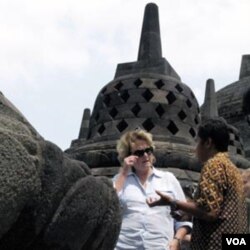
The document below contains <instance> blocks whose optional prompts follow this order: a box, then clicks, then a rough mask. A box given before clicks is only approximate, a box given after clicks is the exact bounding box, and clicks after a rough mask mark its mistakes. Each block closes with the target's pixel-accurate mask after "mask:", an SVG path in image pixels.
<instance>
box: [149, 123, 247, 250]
mask: <svg viewBox="0 0 250 250" xmlns="http://www.w3.org/2000/svg"><path fill="white" fill-rule="evenodd" d="M228 144H229V132H228V129H227V125H226V123H225V122H224V121H222V120H221V119H209V120H207V121H206V122H205V123H204V124H202V125H201V126H200V127H199V130H198V141H197V147H196V154H197V157H198V159H199V160H200V161H201V162H202V163H203V167H202V171H201V175H200V180H199V184H198V188H197V192H196V194H195V198H194V202H185V201H178V200H174V199H172V198H171V197H169V196H166V195H164V194H162V193H161V192H157V193H158V194H159V195H160V196H161V199H160V200H158V201H155V202H150V201H148V204H149V206H156V205H169V206H171V207H172V208H175V209H177V210H182V211H184V212H186V213H189V214H191V215H193V218H194V219H193V231H192V237H191V249H192V250H203V249H207V250H217V249H218V250H220V249H222V245H221V242H222V234H226V233H227V234H237V233H247V212H246V211H247V210H246V203H245V196H244V191H243V182H242V178H241V174H240V172H239V170H238V169H237V168H236V166H235V165H234V164H233V163H232V162H231V160H230V159H229V156H228V153H227V148H228Z"/></svg>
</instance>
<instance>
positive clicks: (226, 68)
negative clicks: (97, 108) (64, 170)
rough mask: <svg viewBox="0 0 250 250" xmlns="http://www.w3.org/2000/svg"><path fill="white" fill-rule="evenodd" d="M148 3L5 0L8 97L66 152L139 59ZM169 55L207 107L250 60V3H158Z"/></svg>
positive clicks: (3, 59)
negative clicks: (119, 72)
mask: <svg viewBox="0 0 250 250" xmlns="http://www.w3.org/2000/svg"><path fill="white" fill-rule="evenodd" d="M148 2H149V1H144V0H138V1H134V0H105V1H104V0H91V1H87V0H60V1H59V0H35V1H34V0H22V1H19V0H0V30H1V32H0V55H1V56H0V91H2V92H3V94H4V95H5V96H6V97H7V98H8V99H9V100H10V101H11V102H12V103H13V104H14V105H15V106H16V107H17V108H18V109H19V110H20V111H21V112H22V113H23V114H24V116H25V117H26V118H27V119H28V120H29V122H30V123H31V124H32V125H33V126H34V127H35V128H36V130H37V131H38V132H39V133H40V134H41V135H42V136H43V137H44V138H45V139H46V140H49V141H52V142H54V143H55V144H57V145H58V146H59V147H60V148H61V149H63V150H64V149H66V148H68V147H69V146H70V143H71V140H73V139H76V138H77V137H78V133H79V129H80V124H81V119H82V114H83V109H84V108H90V109H92V108H93V105H94V101H95V99H96V96H97V94H98V92H99V91H100V89H101V88H102V87H103V86H104V85H106V84H107V83H108V82H110V81H111V80H113V78H114V74H115V69H116V65H117V64H118V63H124V62H131V61H135V60H136V58H137V53H138V47H139V39H140V32H141V25H142V20H143V12H144V7H145V5H146V4H147V3H148ZM154 2H155V3H156V4H157V5H158V7H159V16H160V28H161V37H162V51H163V56H164V57H165V58H166V59H167V60H168V61H169V62H170V64H171V65H172V66H173V67H174V69H175V70H176V72H177V73H178V74H179V75H180V77H181V79H182V82H184V83H185V84H187V85H188V86H189V87H190V88H192V90H193V92H194V94H195V95H196V97H197V99H198V102H199V103H200V104H202V103H203V98H204V88H205V83H206V80H207V79H208V78H213V79H214V80H215V85H216V90H218V89H220V88H222V87H224V86H226V85H228V84H230V83H232V82H234V81H237V80H238V77H239V71H240V63H241V57H242V55H243V54H250V46H249V45H250V32H249V23H250V15H249V11H250V1H249V0H210V1H206V0H156V1H154Z"/></svg>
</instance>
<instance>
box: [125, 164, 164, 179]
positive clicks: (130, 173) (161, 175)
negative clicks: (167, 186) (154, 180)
mask: <svg viewBox="0 0 250 250" xmlns="http://www.w3.org/2000/svg"><path fill="white" fill-rule="evenodd" d="M152 168H153V172H152V174H151V175H155V176H156V177H159V178H162V177H163V176H164V172H163V171H160V170H158V169H156V168H155V167H154V166H152ZM128 175H136V174H135V173H134V172H133V171H130V172H129V173H128Z"/></svg>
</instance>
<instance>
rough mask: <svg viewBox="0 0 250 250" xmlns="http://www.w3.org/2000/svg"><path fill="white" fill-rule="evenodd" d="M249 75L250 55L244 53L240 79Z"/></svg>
mask: <svg viewBox="0 0 250 250" xmlns="http://www.w3.org/2000/svg"><path fill="white" fill-rule="evenodd" d="M248 76H250V55H243V56H242V60H241V67H240V77H239V80H241V79H242V78H244V77H248Z"/></svg>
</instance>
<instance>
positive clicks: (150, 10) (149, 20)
mask: <svg viewBox="0 0 250 250" xmlns="http://www.w3.org/2000/svg"><path fill="white" fill-rule="evenodd" d="M160 58H162V50H161V35H160V24H159V14H158V6H157V5H156V4H154V3H149V4H147V5H146V7H145V12H144V18H143V25H142V31H141V40H140V46H139V52H138V61H140V60H150V59H160Z"/></svg>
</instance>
